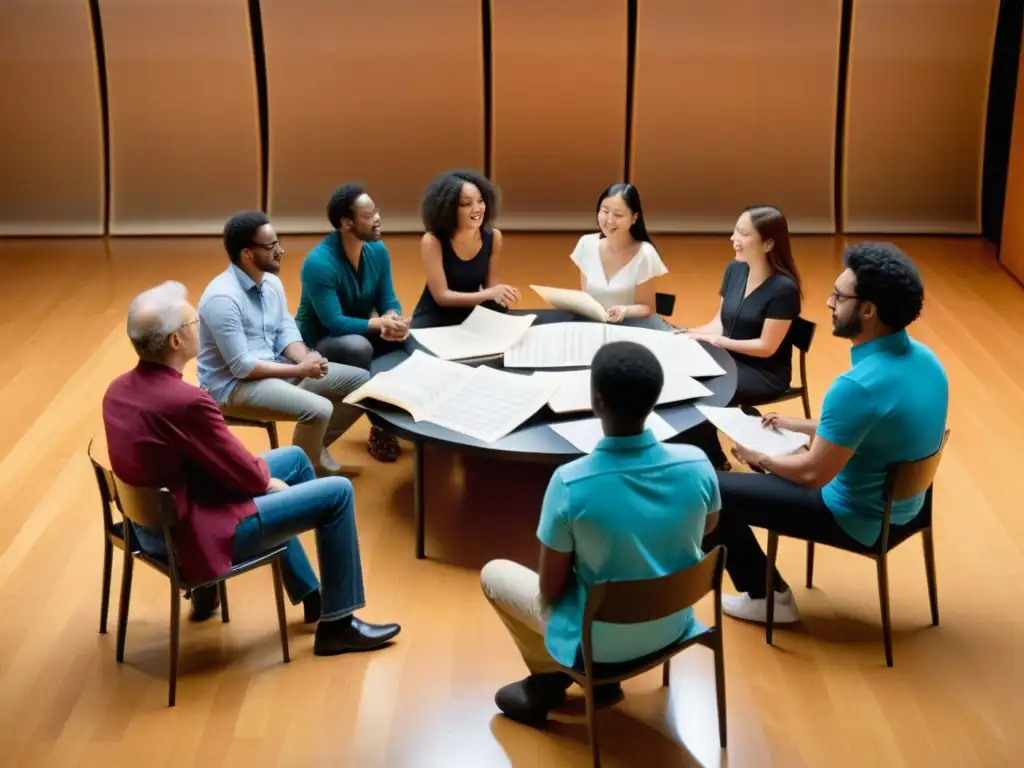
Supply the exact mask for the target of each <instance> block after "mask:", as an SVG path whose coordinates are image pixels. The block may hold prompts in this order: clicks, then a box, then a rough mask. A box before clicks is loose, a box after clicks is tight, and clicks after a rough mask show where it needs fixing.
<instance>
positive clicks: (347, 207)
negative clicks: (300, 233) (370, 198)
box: [327, 181, 366, 229]
mask: <svg viewBox="0 0 1024 768" xmlns="http://www.w3.org/2000/svg"><path fill="white" fill-rule="evenodd" d="M365 194H366V187H364V186H363V185H362V184H360V183H359V182H358V181H347V182H345V183H344V184H342V185H341V186H340V187H338V188H337V189H336V190H334V192H332V193H331V200H330V202H328V203H327V220H328V221H329V222H331V226H332V227H334V228H335V229H338V228H339V227H341V220H342V219H343V218H345V219H354V218H355V217H356V211H355V204H356V200H358V199H359V198H360V197H362V196H363V195H365Z"/></svg>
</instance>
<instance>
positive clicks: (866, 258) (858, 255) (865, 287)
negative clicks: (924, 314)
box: [843, 243, 924, 331]
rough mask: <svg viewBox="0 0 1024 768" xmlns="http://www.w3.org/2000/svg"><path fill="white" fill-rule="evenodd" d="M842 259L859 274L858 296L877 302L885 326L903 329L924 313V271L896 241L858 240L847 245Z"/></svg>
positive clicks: (876, 305)
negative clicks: (894, 243) (920, 270)
mask: <svg viewBox="0 0 1024 768" xmlns="http://www.w3.org/2000/svg"><path fill="white" fill-rule="evenodd" d="M843 261H844V263H845V264H846V266H847V267H849V269H850V270H851V271H852V272H853V274H854V275H855V276H856V277H857V290H856V294H857V298H858V299H861V300H862V301H870V302H871V303H872V304H874V305H875V307H876V308H877V310H878V319H879V320H881V321H882V323H883V324H885V326H886V327H888V328H891V329H892V330H894V331H901V330H903V329H904V328H906V327H907V326H908V325H910V324H911V323H912V322H914V321H915V320H916V319H917V318H918V317H919V316H920V315H921V308H922V307H923V306H924V283H923V282H921V274H920V273H919V272H918V271H917V267H916V266H915V265H914V262H913V261H911V260H910V259H909V258H908V257H907V255H906V254H905V253H903V251H901V250H900V249H899V248H897V247H896V246H895V245H893V244H892V243H858V244H857V245H853V246H850V247H849V248H847V249H846V252H845V253H844V254H843Z"/></svg>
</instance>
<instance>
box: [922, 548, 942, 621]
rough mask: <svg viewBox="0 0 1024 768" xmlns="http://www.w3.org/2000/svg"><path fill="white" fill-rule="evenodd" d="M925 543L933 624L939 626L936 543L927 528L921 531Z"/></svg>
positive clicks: (926, 570) (925, 561)
mask: <svg viewBox="0 0 1024 768" xmlns="http://www.w3.org/2000/svg"><path fill="white" fill-rule="evenodd" d="M921 536H922V539H921V540H922V541H923V542H924V569H925V572H926V573H927V574H928V603H929V604H930V605H931V609H932V624H933V625H934V626H936V627H937V626H939V587H938V584H937V583H936V582H935V543H934V541H933V539H932V529H931V528H925V529H924V530H923V531H921Z"/></svg>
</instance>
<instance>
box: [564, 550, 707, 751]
mask: <svg viewBox="0 0 1024 768" xmlns="http://www.w3.org/2000/svg"><path fill="white" fill-rule="evenodd" d="M724 570H725V548H724V547H721V546H719V547H715V549H714V550H712V551H711V552H709V553H708V554H707V555H705V557H704V559H703V560H701V561H700V562H699V563H697V564H696V565H694V566H692V567H690V568H687V569H686V570H684V571H679V572H678V573H673V574H670V575H668V576H662V577H660V578H656V579H644V580H638V581H614V582H601V583H599V584H594V585H593V586H591V587H590V589H589V590H588V591H587V602H586V606H585V607H584V611H583V627H582V634H583V637H582V646H583V649H582V650H583V669H582V670H581V669H579V668H578V667H562V671H563V672H565V673H566V674H568V675H569V676H570V677H572V679H573V680H575V681H576V682H577V683H578V684H579V685H580V687H582V688H583V690H584V692H585V694H586V701H587V728H588V732H589V734H590V749H591V753H592V755H593V764H594V768H599V766H600V765H601V754H600V747H599V746H598V740H597V710H596V708H595V707H594V688H595V687H596V686H598V685H605V684H607V683H618V682H621V681H623V680H627V679H629V678H631V677H635V676H637V675H640V674H643V673H644V672H647V671H648V670H651V669H654V668H655V667H657V666H661V667H662V675H661V684H662V685H666V686H667V685H668V684H669V671H670V668H671V660H672V657H673V656H675V655H676V654H677V653H679V652H680V651H683V650H685V649H686V648H689V647H690V646H691V645H694V644H700V645H704V646H707V647H708V648H710V649H711V650H712V651H713V652H714V655H715V689H716V694H717V698H718V736H719V740H720V741H721V744H722V747H723V748H725V745H726V721H725V663H724V658H723V651H722V631H721V629H720V627H721V626H722V573H723V571H724ZM712 590H714V593H715V624H714V626H712V627H703V625H700V630H699V631H698V632H696V633H695V634H691V635H690V636H688V637H686V638H684V639H683V640H681V641H679V642H677V643H675V644H674V645H670V646H669V647H668V648H664V649H662V650H660V651H658V652H657V653H652V654H650V655H648V656H644V657H643V658H640V659H636V660H635V661H629V662H624V663H620V664H603V663H596V662H595V661H594V655H593V646H592V644H591V632H592V629H593V624H594V622H595V621H604V622H610V623H614V624H640V623H643V622H645V621H654V620H655V619H660V618H663V617H665V616H670V615H671V614H673V613H676V612H678V611H681V610H683V609H684V608H688V607H690V606H691V605H693V604H694V603H696V602H697V601H698V600H700V599H701V598H702V597H704V595H706V594H707V593H708V592H711V591H712Z"/></svg>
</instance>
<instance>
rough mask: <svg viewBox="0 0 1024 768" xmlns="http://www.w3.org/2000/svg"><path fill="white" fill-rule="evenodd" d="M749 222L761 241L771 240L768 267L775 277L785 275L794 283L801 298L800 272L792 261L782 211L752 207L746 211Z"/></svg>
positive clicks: (768, 206)
mask: <svg viewBox="0 0 1024 768" xmlns="http://www.w3.org/2000/svg"><path fill="white" fill-rule="evenodd" d="M745 213H747V214H749V216H750V222H751V223H752V224H753V225H754V229H756V230H757V234H758V235H760V237H761V241H762V242H765V241H768V240H771V241H772V243H773V245H772V249H771V250H770V251H768V254H767V256H768V266H770V267H771V268H772V272H773V273H774V274H777V275H785V276H786V277H788V278H789V279H790V280H792V281H793V282H794V283H796V287H797V290H798V291H800V295H801V296H803V294H804V291H803V287H802V286H801V285H800V272H799V271H797V268H796V262H795V261H794V260H793V250H792V248H790V245H789V224H788V223H787V222H786V217H785V216H783V215H782V211H780V210H779V209H778V208H775V207H774V206H771V205H752V206H750V207H749V208H747V209H746V211H745Z"/></svg>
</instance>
